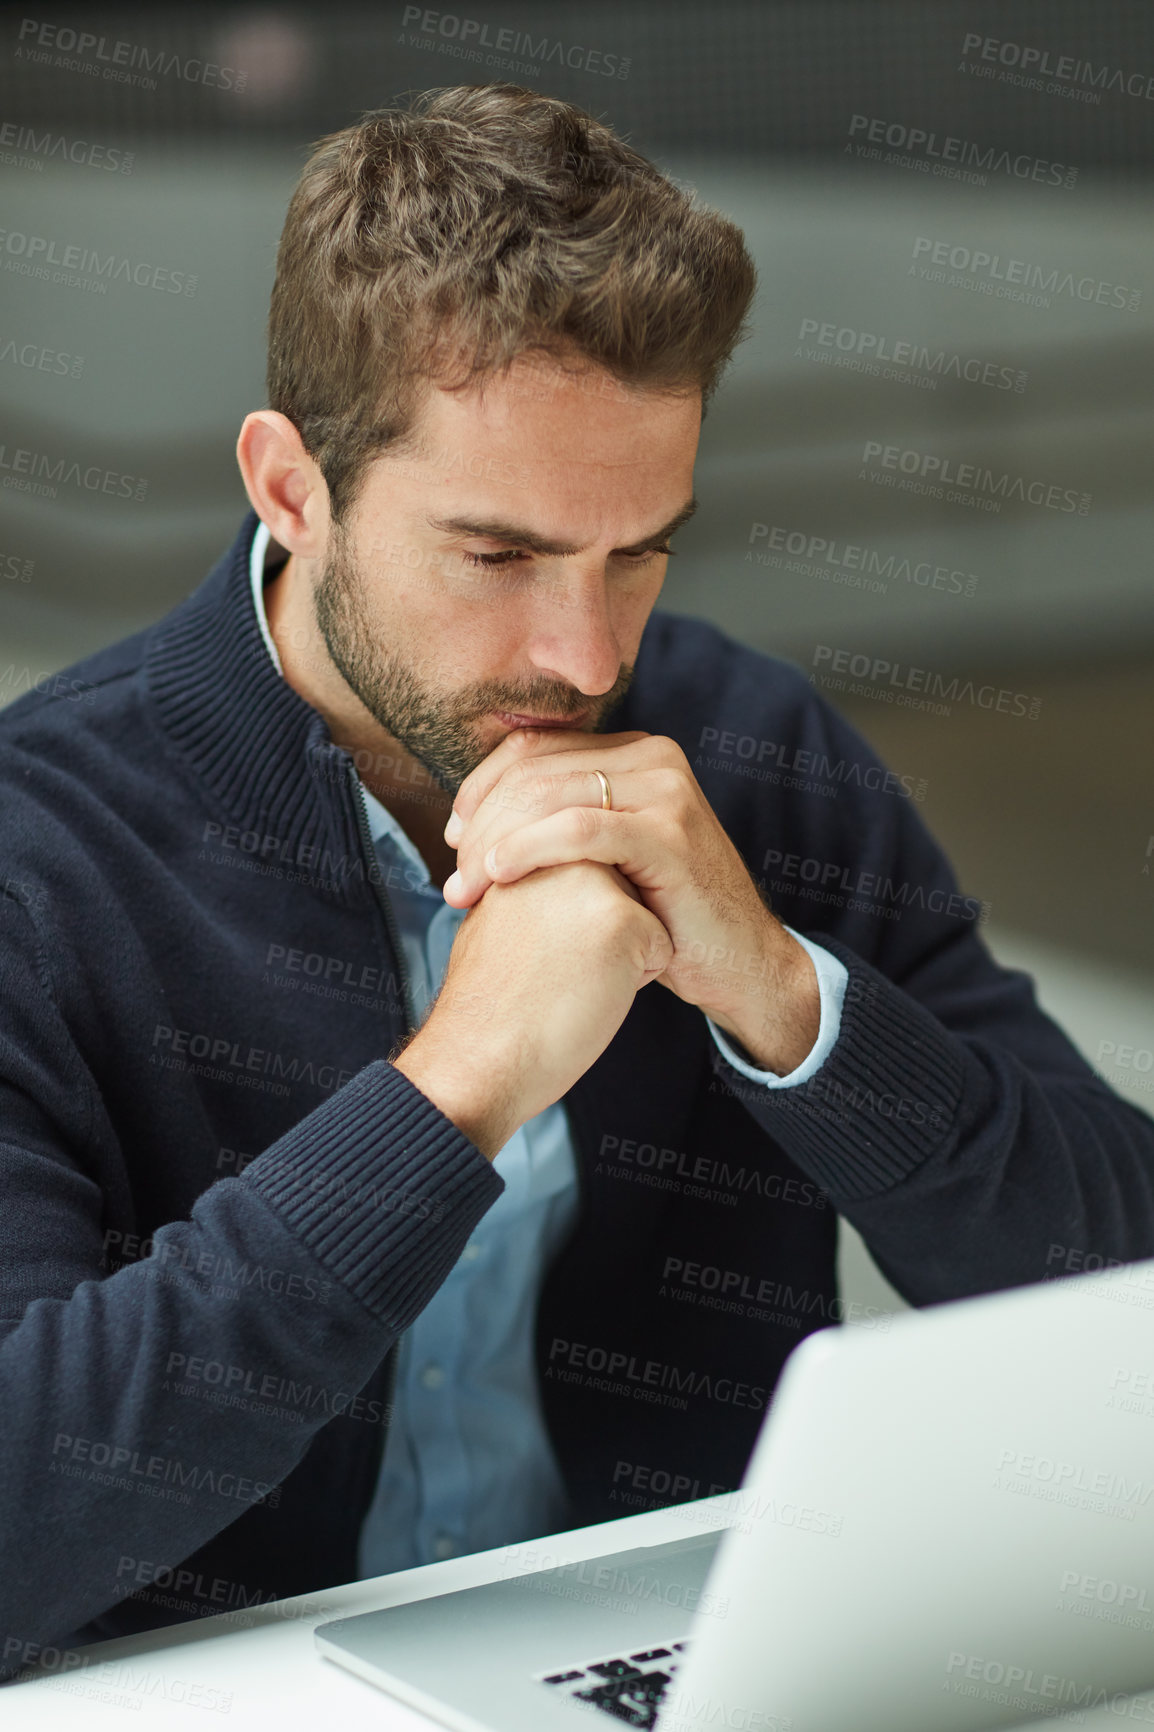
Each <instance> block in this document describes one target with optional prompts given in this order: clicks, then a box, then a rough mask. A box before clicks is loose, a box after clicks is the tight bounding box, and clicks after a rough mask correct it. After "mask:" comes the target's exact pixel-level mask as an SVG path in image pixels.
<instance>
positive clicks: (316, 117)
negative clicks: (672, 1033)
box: [0, 0, 1154, 1300]
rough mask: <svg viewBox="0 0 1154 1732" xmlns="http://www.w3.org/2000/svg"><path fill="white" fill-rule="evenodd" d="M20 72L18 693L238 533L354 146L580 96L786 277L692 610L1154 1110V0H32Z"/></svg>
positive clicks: (859, 1280) (2, 607)
mask: <svg viewBox="0 0 1154 1732" xmlns="http://www.w3.org/2000/svg"><path fill="white" fill-rule="evenodd" d="M0 76H2V77H3V80H4V91H3V112H2V115H0V186H2V198H0V400H2V403H3V426H2V428H0V481H2V484H3V485H2V489H0V506H2V509H3V518H4V526H3V531H2V533H0V702H7V701H10V700H11V699H12V698H13V697H15V696H17V695H19V693H20V692H21V691H23V690H26V689H27V688H28V686H29V685H30V684H32V683H35V682H36V681H38V680H39V681H41V682H43V681H44V680H45V679H46V678H47V677H49V676H50V675H51V674H52V673H53V672H55V671H56V670H58V669H60V668H62V667H64V666H65V665H66V664H68V663H69V662H71V661H73V660H74V659H76V658H78V657H80V656H81V655H83V654H86V653H87V652H89V651H91V650H93V649H95V648H97V647H99V646H101V645H103V644H105V643H108V642H111V641H112V640H114V639H116V638H118V637H120V636H122V635H124V634H125V633H127V632H130V631H134V630H137V629H139V628H141V627H143V626H146V625H147V624H149V623H150V622H151V621H153V620H155V619H157V618H158V617H159V616H160V615H161V614H163V613H164V612H165V611H166V610H167V609H168V608H169V607H171V606H172V605H173V604H174V603H175V602H176V601H178V600H179V599H180V598H181V597H182V596H184V595H185V594H186V593H187V592H188V591H189V590H190V589H192V588H194V587H195V586H196V584H197V583H198V582H199V581H200V579H201V578H202V577H203V575H204V573H205V572H206V570H207V569H208V567H209V566H210V564H212V563H213V561H215V559H216V558H217V557H218V555H219V554H220V553H221V552H222V551H223V549H224V548H225V547H226V546H227V545H228V543H229V542H230V541H231V539H232V537H233V535H234V533H235V530H236V527H237V525H238V522H239V518H240V516H241V514H242V512H243V510H244V509H245V506H246V500H245V496H244V493H243V489H242V487H241V483H240V478H239V474H238V472H237V468H236V463H235V459H234V455H233V449H234V444H235V439H236V433H237V430H238V428H239V424H240V421H241V419H242V418H243V416H244V415H245V414H246V413H247V412H248V411H249V410H251V409H254V408H259V407H261V406H263V405H264V403H265V395H264V383H263V379H264V320H265V315H266V310H267V304H268V295H269V290H270V287H271V283H272V275H273V265H274V258H275V250H276V244H277V239H278V236H279V232H280V226H281V222H282V220H283V215H284V209H285V205H286V202H287V199H288V196H289V193H290V191H291V188H292V186H293V184H294V181H295V178H296V176H297V174H298V173H299V170H300V168H301V166H302V164H303V161H304V159H305V157H306V155H307V152H308V147H309V145H310V143H311V142H312V141H314V140H315V139H317V138H319V137H320V136H321V135H323V134H324V133H325V132H327V131H331V130H333V129H335V128H338V127H341V126H344V125H347V124H349V123H350V122H351V121H353V120H354V119H356V118H358V117H359V115H360V114H361V113H362V112H363V111H364V110H365V109H368V108H373V107H380V106H383V105H387V104H389V103H392V102H394V101H397V100H399V99H402V98H403V97H404V95H405V93H407V92H410V91H414V90H418V89H423V88H427V87H429V86H433V85H445V84H452V83H483V82H488V81H490V80H507V81H510V82H514V83H519V84H524V85H528V86H530V87H531V88H534V89H538V90H541V91H543V92H546V93H549V94H554V95H557V96H561V97H564V98H566V99H567V100H570V101H573V102H576V103H578V104H580V105H581V106H582V107H585V108H587V109H588V110H590V111H591V112H592V113H593V114H595V115H597V116H598V117H600V118H602V119H605V120H606V121H608V122H609V123H610V124H611V125H613V126H614V127H615V128H616V129H617V130H618V131H619V132H620V133H622V134H623V135H624V136H625V137H627V138H628V139H629V140H630V142H632V143H633V144H634V145H635V146H636V147H637V148H639V149H640V150H642V151H643V152H644V153H646V154H647V155H649V156H650V157H651V158H652V159H653V160H655V161H656V162H657V164H658V165H659V166H660V167H661V168H662V169H663V170H664V171H665V172H667V173H668V174H670V175H671V176H673V177H674V178H675V179H676V180H678V181H680V182H682V183H685V184H689V185H692V186H693V187H695V188H696V189H697V191H698V192H699V194H700V195H701V197H702V198H703V199H705V200H706V201H707V202H709V203H711V204H713V205H716V206H718V207H720V208H721V209H722V210H724V211H726V212H727V213H728V214H729V215H731V216H732V217H733V218H734V219H735V220H736V221H737V222H738V223H739V224H740V225H741V226H742V228H743V229H744V231H745V233H746V236H747V238H748V243H749V246H750V249H751V251H752V252H753V254H754V257H755V259H756V261H757V265H758V269H759V274H760V292H759V295H758V299H757V303H756V306H755V310H754V327H755V328H754V332H753V335H752V336H751V338H750V339H749V340H748V342H746V343H745V344H744V345H743V346H742V347H741V349H740V350H739V352H738V355H737V357H736V360H735V362H734V364H733V367H732V370H731V372H730V374H729V376H728V379H727V381H726V382H725V383H724V384H723V386H722V388H721V391H720V392H719V394H718V396H717V398H716V399H715V401H714V403H713V405H712V407H711V409H710V412H709V415H708V418H707V420H706V423H705V427H704V431H703V438H702V444H701V453H700V458H699V464H698V477H697V480H698V484H697V492H698V495H699V497H700V499H701V502H702V504H701V510H700V511H699V514H698V516H697V517H696V518H695V519H694V521H693V523H692V524H691V525H690V526H689V527H688V528H687V529H686V530H684V531H683V532H682V533H681V535H680V537H679V554H678V557H677V559H676V560H675V561H673V562H671V568H670V572H669V577H668V579H667V583H666V588H665V591H664V593H663V596H662V601H661V605H662V606H665V607H669V608H671V609H673V610H675V611H678V612H684V613H691V614H696V615H699V616H703V617H706V618H709V619H712V620H714V621H716V622H717V623H718V624H719V625H721V626H723V627H724V628H725V629H727V630H728V631H730V632H732V633H734V634H735V635H737V636H738V637H740V638H742V639H743V640H745V641H747V642H749V643H751V644H753V645H755V646H757V647H758V648H761V649H764V650H767V651H770V652H772V653H774V654H777V655H783V656H786V657H789V658H790V659H792V660H794V661H795V662H797V663H798V664H799V665H801V666H802V667H804V668H805V669H806V670H807V671H809V672H811V673H812V674H813V675H814V678H815V680H816V681H817V682H818V683H819V684H821V685H822V689H823V690H825V691H826V693H827V695H828V696H829V697H830V698H831V699H832V701H833V702H835V703H836V704H838V705H839V706H840V707H841V708H842V709H843V710H844V711H845V713H846V714H847V715H848V716H849V717H850V718H851V719H852V720H853V721H854V722H855V723H856V725H857V726H858V727H860V728H861V729H862V730H863V731H864V732H865V733H866V735H867V736H868V737H869V738H870V739H871V740H872V741H873V742H874V744H875V745H876V746H877V747H878V748H879V749H880V751H881V752H882V754H883V755H884V756H885V757H886V759H887V760H888V762H889V763H890V764H891V765H892V766H893V767H894V768H895V769H896V770H898V771H899V772H900V773H903V774H908V775H911V776H913V777H915V778H917V780H918V781H919V782H920V783H922V784H924V789H923V799H922V804H921V809H922V812H923V814H924V816H925V818H926V820H927V821H928V823H929V824H930V826H931V828H932V829H933V830H934V831H935V833H936V834H937V836H938V837H939V838H940V840H941V841H942V842H943V844H944V845H945V847H946V849H947V851H948V852H949V854H950V855H951V857H952V859H953V860H954V862H955V864H956V867H957V869H958V872H959V875H960V877H961V880H962V886H963V889H964V890H965V891H966V892H967V893H969V894H971V895H976V896H979V897H980V898H981V899H982V900H983V901H984V902H986V903H987V904H988V909H987V914H986V919H985V927H984V930H985V935H986V938H987V941H988V942H989V944H990V946H991V948H992V949H993V950H994V952H995V954H996V955H998V956H999V957H1000V958H1001V959H1003V960H1004V961H1006V962H1008V963H1011V964H1014V965H1017V966H1024V967H1027V968H1028V969H1029V970H1030V972H1031V973H1032V974H1033V975H1034V976H1035V979H1036V981H1037V983H1038V990H1039V995H1040V997H1041V999H1042V1002H1043V1004H1044V1005H1045V1006H1046V1007H1047V1008H1048V1009H1050V1010H1051V1012H1052V1013H1053V1014H1054V1015H1056V1016H1057V1017H1058V1019H1059V1021H1061V1022H1062V1024H1063V1026H1064V1027H1065V1028H1066V1029H1067V1031H1068V1032H1069V1033H1070V1034H1071V1036H1072V1037H1073V1038H1074V1039H1075V1041H1076V1042H1077V1043H1078V1044H1079V1046H1080V1047H1081V1049H1082V1051H1083V1052H1084V1053H1085V1054H1086V1056H1087V1057H1088V1058H1089V1060H1090V1062H1091V1063H1092V1064H1094V1065H1095V1066H1096V1067H1097V1068H1098V1069H1099V1070H1100V1071H1101V1073H1102V1074H1103V1075H1104V1076H1105V1077H1106V1078H1107V1079H1108V1080H1109V1081H1110V1082H1111V1083H1112V1084H1113V1086H1115V1087H1116V1088H1117V1089H1119V1090H1121V1091H1123V1092H1125V1094H1126V1095H1127V1097H1128V1098H1130V1099H1132V1100H1134V1101H1136V1102H1137V1103H1138V1104H1140V1105H1142V1106H1144V1107H1145V1108H1146V1109H1147V1110H1150V1109H1151V1108H1154V1010H1152V1004H1154V1000H1152V993H1151V988H1152V986H1154V923H1152V922H1151V919H1150V910H1151V904H1152V897H1154V797H1152V787H1151V774H1150V757H1151V745H1152V743H1154V695H1152V692H1154V682H1152V677H1151V676H1152V672H1154V581H1152V576H1151V551H1150V544H1151V526H1152V519H1151V508H1150V495H1151V476H1150V470H1151V465H1152V461H1154V410H1152V408H1151V399H1152V386H1154V367H1152V363H1154V223H1152V222H1151V214H1150V195H1151V190H1152V168H1154V8H1151V7H1150V6H1149V4H1147V3H1146V0H1123V3H1105V4H1103V3H1096V4H1081V3H1075V4H1061V3H1056V0H1047V3H1045V4H1043V3H1041V0H1000V3H998V4H985V5H982V4H948V3H946V4H941V3H936V0H935V3H925V0H918V3H903V0H712V3H711V4H709V5H705V4H697V3H693V4H686V3H682V0H632V3H631V4H630V5H629V6H628V7H622V6H621V5H610V4H601V3H599V0H594V3H588V0H587V3H583V4H540V5H523V4H515V3H513V0H462V3H461V6H460V7H459V9H458V10H456V11H449V10H446V9H427V8H424V7H418V6H411V5H404V4H392V3H391V0H390V3H389V4H386V5H375V6H372V7H367V6H365V7H360V6H353V5H347V4H342V3H341V0H333V3H331V4H329V5H328V6H326V7H324V8H323V9H321V8H317V7H312V6H309V7H304V6H297V5H263V6H256V7H251V8H250V7H247V6H228V7H225V6H216V7H214V6H211V5H198V6H197V7H196V8H195V9H194V8H192V7H184V6H165V5H152V6H148V7H144V6H131V7H121V8H111V7H88V6H85V7H77V6H71V7H69V6H63V7H60V8H56V7H55V5H53V6H52V7H51V8H48V9H45V10H43V11H42V10H41V8H40V7H39V6H38V7H37V8H36V9H35V16H32V15H31V14H30V13H29V12H28V11H26V10H22V9H20V8H8V7H5V8H3V9H0ZM29 454H31V455H29ZM54 471H55V472H56V473H57V475H58V476H59V479H58V480H57V481H53V480H51V479H50V477H51V475H52V473H53V472H54ZM69 475H73V476H77V475H83V476H84V477H85V479H84V480H79V481H78V480H75V479H74V480H71V481H70V480H68V479H67V477H68V476H69ZM37 477H40V479H37ZM45 477H49V478H48V479H45ZM93 477H95V478H96V481H95V484H94V482H93ZM997 694H1003V695H1002V696H1001V697H999V696H998V695H997ZM843 1257H844V1263H843V1267H844V1271H845V1277H846V1280H847V1282H848V1284H849V1289H850V1292H851V1294H854V1295H857V1296H860V1297H863V1298H870V1299H871V1300H876V1298H877V1297H878V1295H879V1294H881V1295H883V1296H884V1295H885V1293H886V1290H885V1288H884V1284H882V1283H881V1282H880V1277H877V1276H876V1274H875V1273H874V1272H873V1271H872V1269H871V1268H870V1266H869V1264H868V1260H867V1259H866V1258H865V1256H864V1253H863V1252H862V1249H861V1246H860V1244H859V1243H858V1242H857V1241H856V1239H855V1236H854V1235H853V1234H852V1233H848V1232H847V1234H846V1235H845V1247H844V1252H843Z"/></svg>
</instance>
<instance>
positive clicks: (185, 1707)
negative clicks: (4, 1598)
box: [0, 1496, 727, 1732]
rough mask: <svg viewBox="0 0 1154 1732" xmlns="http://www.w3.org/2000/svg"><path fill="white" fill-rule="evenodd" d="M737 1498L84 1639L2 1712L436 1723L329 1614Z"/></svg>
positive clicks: (5, 1697)
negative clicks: (319, 1644)
mask: <svg viewBox="0 0 1154 1732" xmlns="http://www.w3.org/2000/svg"><path fill="white" fill-rule="evenodd" d="M726 1502H727V1499H726V1498H725V1497H724V1496H720V1497H713V1498H701V1499H700V1500H698V1501H697V1502H696V1503H689V1504H679V1505H677V1506H675V1507H674V1508H672V1509H663V1510H651V1511H648V1512H646V1513H645V1514H642V1515H633V1516H624V1517H622V1518H621V1519H620V1520H618V1521H612V1522H601V1523H600V1524H599V1525H598V1526H596V1527H587V1528H574V1529H573V1530H572V1531H571V1532H570V1533H565V1534H549V1535H548V1536H547V1537H546V1538H544V1539H541V1540H532V1541H526V1548H527V1549H532V1550H535V1551H537V1552H538V1553H539V1554H540V1555H541V1558H542V1562H541V1563H540V1564H534V1563H530V1562H525V1563H524V1564H519V1565H518V1566H517V1569H516V1570H515V1571H514V1570H511V1568H510V1563H509V1559H508V1555H507V1554H508V1550H509V1548H507V1547H500V1548H498V1549H497V1550H494V1551H489V1552H474V1553H473V1554H472V1555H471V1556H469V1557H464V1558H449V1559H447V1560H446V1562H444V1563H440V1564H425V1565H423V1566H422V1567H421V1568H420V1569H415V1570H400V1571H398V1572H397V1573H396V1574H395V1575H391V1576H377V1577H375V1578H374V1579H373V1580H371V1581H363V1582H351V1583H349V1585H348V1586H347V1587H343V1588H325V1589H323V1590H321V1591H320V1592H318V1593H314V1594H307V1595H301V1596H299V1597H298V1598H296V1599H291V1600H276V1601H273V1602H271V1603H270V1604H268V1605H264V1606H258V1607H252V1608H250V1609H249V1610H248V1611H235V1612H223V1613H221V1614H220V1616H218V1617H214V1618H195V1619H192V1620H191V1621H190V1622H187V1623H182V1624H172V1625H169V1626H168V1628H167V1629H163V1630H153V1631H150V1632H149V1633H148V1634H147V1635H142V1636H122V1637H119V1638H118V1639H117V1640H116V1641H113V1642H97V1643H93V1644H92V1645H91V1646H90V1647H87V1648H81V1649H77V1650H75V1652H77V1653H79V1654H81V1655H82V1656H83V1657H84V1659H85V1661H86V1662H87V1664H86V1665H85V1666H84V1667H83V1668H74V1669H73V1670H71V1671H69V1672H63V1671H61V1672H59V1673H57V1674H54V1675H53V1674H49V1675H45V1676H43V1677H36V1678H30V1679H28V1680H25V1681H22V1682H20V1683H17V1684H6V1685H3V1686H0V1720H2V1721H3V1725H4V1732H26V1729H28V1728H30V1727H51V1728H52V1732H58V1729H65V1732H66V1729H67V1728H69V1727H76V1728H77V1729H79V1728H81V1727H83V1728H86V1729H87V1732H105V1729H106V1728H111V1727H113V1726H115V1727H116V1728H117V1729H118V1732H125V1727H126V1726H128V1727H130V1728H134V1729H135V1728H139V1729H140V1732H145V1728H148V1729H149V1732H151V1729H153V1728H156V1727H164V1728H165V1729H166V1732H168V1729H170V1728H171V1729H175V1728H177V1727H180V1728H183V1732H209V1728H210V1727H211V1726H213V1725H218V1726H221V1727H224V1728H225V1729H226V1732H249V1728H252V1729H253V1732H256V1729H257V1728H259V1729H260V1732H267V1729H268V1728H269V1727H270V1726H275V1727H276V1729H277V1732H317V1729H318V1728H321V1729H325V1728H330V1727H333V1726H339V1728H340V1732H361V1728H364V1729H365V1732H368V1729H369V1728H371V1729H372V1732H382V1728H384V1729H385V1732H394V1728H395V1729H396V1732H427V1729H428V1727H429V1726H430V1725H431V1724H432V1722H430V1721H429V1720H427V1719H426V1718H425V1716H424V1715H422V1714H418V1713H417V1712H416V1711H415V1710H414V1709H412V1708H408V1707H406V1706H405V1704H404V1703H401V1702H396V1701H394V1700H393V1698H392V1697H390V1696H386V1695H385V1693H384V1692H383V1691H381V1690H377V1689H376V1688H374V1686H373V1685H371V1684H366V1683H365V1682H364V1680H363V1679H361V1678H357V1677H354V1676H353V1674H352V1673H351V1672H346V1671H345V1670H344V1668H343V1667H341V1666H337V1665H334V1664H333V1662H332V1661H331V1660H323V1659H322V1658H321V1656H320V1654H319V1653H318V1651H317V1648H316V1645H315V1643H314V1641H313V1630H314V1629H315V1627H316V1626H317V1625H318V1624H322V1623H325V1622H326V1621H327V1620H328V1619H330V1618H341V1617H348V1616H351V1615H352V1614H354V1613H356V1612H373V1611H376V1610H378V1609H379V1608H380V1607H382V1606H395V1605H399V1604H402V1603H403V1602H404V1601H406V1600H424V1599H428V1598H429V1597H430V1596H431V1595H433V1594H445V1593H449V1592H451V1591H452V1590H453V1589H454V1588H470V1587H473V1586H474V1585H475V1584H476V1583H478V1582H489V1581H496V1580H498V1579H499V1578H501V1577H507V1576H509V1575H510V1574H511V1573H518V1574H519V1573H522V1571H524V1572H525V1573H527V1572H528V1571H529V1570H530V1569H533V1568H546V1569H548V1568H551V1567H553V1566H554V1565H556V1564H558V1563H576V1562H578V1561H580V1560H581V1559H583V1558H595V1557H600V1556H601V1555H602V1554H604V1553H606V1552H611V1551H626V1550H628V1548H629V1547H630V1546H635V1545H637V1546H640V1545H660V1544H662V1543H663V1542H664V1541H666V1540H676V1539H684V1538H686V1536H687V1535H689V1534H692V1533H705V1532H708V1531H709V1530H710V1529H711V1528H718V1527H724V1526H725V1523H726V1516H725V1504H726ZM691 1524H692V1525H691Z"/></svg>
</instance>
